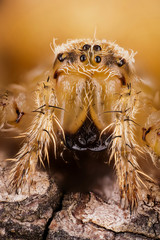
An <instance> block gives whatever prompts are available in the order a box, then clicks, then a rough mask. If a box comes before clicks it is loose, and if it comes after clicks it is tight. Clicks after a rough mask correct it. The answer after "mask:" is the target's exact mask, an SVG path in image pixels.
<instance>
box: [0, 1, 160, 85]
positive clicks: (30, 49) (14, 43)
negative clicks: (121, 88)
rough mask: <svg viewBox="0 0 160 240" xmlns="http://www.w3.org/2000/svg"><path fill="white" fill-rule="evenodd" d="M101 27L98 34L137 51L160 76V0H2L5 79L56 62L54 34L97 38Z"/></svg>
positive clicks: (0, 45) (1, 76)
mask: <svg viewBox="0 0 160 240" xmlns="http://www.w3.org/2000/svg"><path fill="white" fill-rule="evenodd" d="M95 28H96V29H97V33H96V37H97V38H100V39H101V38H106V39H108V40H113V41H115V40H116V42H117V43H118V44H119V45H121V46H123V47H124V48H126V49H130V48H131V49H133V50H134V51H137V52H138V55H137V56H136V59H137V61H139V62H140V63H141V64H142V63H143V64H142V65H143V66H142V68H143V69H145V72H147V74H148V75H149V76H151V77H152V78H153V79H154V80H153V81H155V82H156V84H157V83H159V82H160V66H159V63H160V1H159V0H153V1H149V0H134V1H133V0H121V1H118V0H99V1H98V0H88V1H87V0H45V1H43V0H14V1H13V0H1V1H0V81H1V83H2V82H5V85H7V84H8V83H9V82H16V81H18V80H19V79H20V78H21V77H22V76H23V74H25V72H26V71H28V70H30V69H32V68H33V67H35V66H37V65H42V64H43V65H47V64H48V63H49V64H51V62H52V61H51V60H52V58H53V53H52V51H51V49H50V42H52V39H53V38H57V39H58V40H57V43H61V42H63V41H65V40H66V39H70V38H88V37H90V38H92V37H93V35H94V32H95ZM159 86H160V84H159Z"/></svg>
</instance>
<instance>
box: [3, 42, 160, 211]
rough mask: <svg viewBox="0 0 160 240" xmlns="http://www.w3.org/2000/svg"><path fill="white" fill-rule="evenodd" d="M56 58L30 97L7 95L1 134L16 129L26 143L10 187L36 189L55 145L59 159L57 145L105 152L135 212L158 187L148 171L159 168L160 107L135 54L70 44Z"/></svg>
mask: <svg viewBox="0 0 160 240" xmlns="http://www.w3.org/2000/svg"><path fill="white" fill-rule="evenodd" d="M54 54H55V60H54V64H53V69H52V70H51V71H50V72H49V74H48V75H47V76H46V79H42V80H40V79H39V78H37V79H36V80H34V82H32V83H31V86H30V87H27V90H26V88H24V89H23V88H22V87H20V86H19V87H18V88H16V89H17V90H16V91H17V92H16V93H15V91H14V90H10V91H11V92H13V93H10V92H9V93H7V92H4V93H2V94H1V101H0V111H1V118H0V123H1V128H4V126H5V124H10V125H12V126H13V127H17V128H19V129H20V130H21V132H22V133H21V134H22V136H24V137H25V143H24V145H23V147H22V148H21V150H20V151H19V152H18V153H17V156H16V158H15V159H12V161H14V165H13V168H12V169H11V172H10V177H11V184H12V186H13V187H16V188H18V187H20V186H21V185H22V183H23V182H25V181H27V182H30V181H31V180H32V175H33V174H34V172H35V168H36V165H37V162H38V160H39V161H40V162H41V163H42V164H44V160H45V159H47V161H48V162H49V154H48V148H49V146H50V145H51V146H53V148H54V155H55V157H56V156H57V149H58V148H59V146H61V147H62V148H63V147H64V148H69V149H70V150H71V151H87V150H91V151H102V150H104V151H106V152H107V154H106V159H104V162H105V161H111V160H112V159H114V161H115V169H116V173H117V178H118V182H119V188H120V193H121V198H122V199H125V202H126V204H129V205H130V206H131V208H132V209H133V208H134V207H136V206H137V204H138V199H140V198H141V196H140V186H145V187H147V180H148V181H155V182H156V180H155V179H154V176H152V174H149V173H146V172H145V170H143V165H146V164H148V163H149V164H150V163H153V165H155V166H156V167H157V168H158V166H159V165H160V163H159V162H160V161H159V155H160V150H159V149H160V120H159V117H160V111H159V109H158V107H157V106H159V102H158V103H157V101H156V102H154V96H153V95H154V94H153V93H152V91H151V90H150V89H149V88H148V86H147V85H145V84H144V82H143V81H141V79H140V78H139V77H138V76H137V75H136V72H135V69H134V54H133V52H131V54H129V53H128V51H125V50H124V49H123V48H120V47H119V46H118V45H117V44H115V43H111V42H107V41H106V40H102V41H100V40H91V39H80V40H75V41H68V42H67V43H66V44H62V45H61V46H55V48H54ZM21 88H22V89H21ZM88 121H89V125H87V127H86V123H87V122H88ZM91 129H92V130H91ZM108 155H109V159H108Z"/></svg>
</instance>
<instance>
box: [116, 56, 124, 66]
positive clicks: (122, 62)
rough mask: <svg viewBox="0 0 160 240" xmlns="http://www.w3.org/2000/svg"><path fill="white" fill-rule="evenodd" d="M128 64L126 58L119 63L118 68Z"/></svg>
mask: <svg viewBox="0 0 160 240" xmlns="http://www.w3.org/2000/svg"><path fill="white" fill-rule="evenodd" d="M125 63H126V60H125V59H124V58H121V59H119V60H118V61H117V65H118V67H122V66H123V65H124V64H125Z"/></svg>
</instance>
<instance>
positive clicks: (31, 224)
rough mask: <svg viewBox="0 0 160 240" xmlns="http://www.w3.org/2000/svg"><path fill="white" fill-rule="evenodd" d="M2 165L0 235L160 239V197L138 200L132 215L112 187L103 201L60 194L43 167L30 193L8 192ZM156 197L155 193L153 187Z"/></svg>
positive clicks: (4, 238)
mask: <svg viewBox="0 0 160 240" xmlns="http://www.w3.org/2000/svg"><path fill="white" fill-rule="evenodd" d="M4 173H5V167H4V166H3V163H2V162H1V166H0V239H1V240H8V239H9V240H12V239H16V240H22V239H23V240H24V239H29V240H30V239H34V240H40V239H42V240H45V239H46V240H52V239H56V240H64V239H65V240H82V239H83V240H88V239H91V240H99V239H102V240H106V239H109V240H120V239H121V240H132V239H136V240H144V239H145V240H151V239H160V201H159V199H158V197H157V199H158V200H157V199H156V200H154V201H148V202H147V203H146V202H141V203H140V205H139V207H138V209H137V212H136V213H133V214H130V211H129V210H127V209H125V210H124V209H122V208H121V207H120V205H119V192H118V188H117V187H115V188H114V189H113V192H112V196H111V197H110V198H109V199H108V200H107V201H106V200H103V199H102V198H101V197H99V196H98V195H97V194H95V193H93V192H89V193H79V192H78V193H63V192H62V191H61V190H60V189H59V188H58V187H57V185H56V183H55V182H54V180H53V179H49V177H48V175H47V173H46V172H43V171H37V172H36V174H35V178H34V181H33V182H34V183H33V184H32V187H31V190H30V195H29V194H28V189H26V188H25V189H23V192H22V193H19V194H16V193H12V194H9V193H8V192H7V188H6V181H7V179H6V177H5V174H4ZM157 196H158V192H157Z"/></svg>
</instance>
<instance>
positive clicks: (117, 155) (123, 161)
mask: <svg viewBox="0 0 160 240" xmlns="http://www.w3.org/2000/svg"><path fill="white" fill-rule="evenodd" d="M138 109H139V92H138V91H135V90H134V89H132V88H131V85H128V89H126V90H124V92H123V93H122V94H121V95H120V97H119V98H118V99H117V101H116V102H115V105H114V111H115V128H114V132H113V136H112V140H111V143H112V145H111V158H112V157H114V160H115V169H116V173H117V177H118V183H119V188H120V195H121V196H120V197H121V201H122V202H123V204H122V205H123V206H124V207H126V206H130V209H131V211H132V210H134V208H136V207H137V206H138V199H139V198H140V191H139V190H140V185H141V184H144V183H143V182H142V180H141V175H143V172H142V171H141V169H140V166H139V163H138V158H139V154H141V153H142V149H141V147H140V146H139V144H138V143H137V142H136V137H135V134H136V131H137V130H138V131H140V129H141V127H140V125H139V124H138V123H137V122H136V113H137V111H138Z"/></svg>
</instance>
